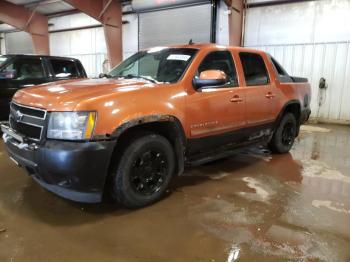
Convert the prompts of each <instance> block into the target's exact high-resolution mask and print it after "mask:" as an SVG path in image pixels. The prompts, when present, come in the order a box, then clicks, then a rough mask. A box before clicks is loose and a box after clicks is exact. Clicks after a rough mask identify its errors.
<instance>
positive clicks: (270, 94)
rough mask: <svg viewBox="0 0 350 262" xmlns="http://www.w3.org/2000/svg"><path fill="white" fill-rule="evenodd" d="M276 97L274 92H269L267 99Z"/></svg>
mask: <svg viewBox="0 0 350 262" xmlns="http://www.w3.org/2000/svg"><path fill="white" fill-rule="evenodd" d="M275 96H276V95H275V94H273V93H272V92H268V93H267V94H266V95H265V97H266V98H274V97H275Z"/></svg>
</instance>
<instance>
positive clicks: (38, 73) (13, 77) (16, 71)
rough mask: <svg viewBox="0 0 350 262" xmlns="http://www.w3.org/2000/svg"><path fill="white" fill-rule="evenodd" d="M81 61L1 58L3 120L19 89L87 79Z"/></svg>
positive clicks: (26, 56) (4, 56) (0, 95)
mask: <svg viewBox="0 0 350 262" xmlns="http://www.w3.org/2000/svg"><path fill="white" fill-rule="evenodd" d="M86 77H87V76H86V72H85V69H84V67H83V65H82V64H81V62H80V61H79V60H78V59H74V58H66V57H55V56H39V55H3V56H0V120H7V119H8V115H9V103H10V101H11V99H12V96H13V95H14V94H15V93H16V91H17V90H19V89H21V88H25V87H29V86H34V85H39V84H43V83H47V82H53V81H58V80H65V79H75V78H86Z"/></svg>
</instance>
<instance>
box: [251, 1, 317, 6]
mask: <svg viewBox="0 0 350 262" xmlns="http://www.w3.org/2000/svg"><path fill="white" fill-rule="evenodd" d="M314 1H316V0H278V1H264V2H257V3H251V4H247V8H254V7H266V6H274V5H284V4H295V3H302V2H314Z"/></svg>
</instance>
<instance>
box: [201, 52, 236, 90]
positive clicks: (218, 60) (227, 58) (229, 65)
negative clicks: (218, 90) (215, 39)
mask: <svg viewBox="0 0 350 262" xmlns="http://www.w3.org/2000/svg"><path fill="white" fill-rule="evenodd" d="M206 70H220V71H223V72H224V73H225V74H226V76H227V83H226V84H224V85H223V86H222V87H233V86H238V80H237V73H236V68H235V65H234V63H233V60H232V55H231V53H230V52H229V51H215V52H212V53H210V54H208V55H207V56H206V57H205V58H204V60H203V61H202V63H201V64H200V66H199V67H198V72H197V76H199V75H200V74H201V73H202V72H203V71H206Z"/></svg>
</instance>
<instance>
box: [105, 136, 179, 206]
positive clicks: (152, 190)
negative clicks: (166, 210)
mask: <svg viewBox="0 0 350 262" xmlns="http://www.w3.org/2000/svg"><path fill="white" fill-rule="evenodd" d="M174 172H175V154H174V150H173V148H172V146H171V144H170V143H169V141H168V140H167V139H166V138H164V137H163V136H161V135H158V134H146V135H143V136H140V137H138V138H136V139H134V140H133V142H131V143H130V144H129V145H128V146H127V147H126V149H125V151H124V152H123V153H122V156H121V158H120V161H119V164H118V166H117V167H116V168H115V169H114V171H112V177H113V179H112V187H111V196H112V199H113V200H115V201H117V202H119V203H121V204H122V205H124V206H125V207H127V208H140V207H144V206H147V205H150V204H152V203H154V202H156V201H158V200H159V199H160V198H161V197H162V195H163V194H164V192H165V191H166V189H167V187H168V185H169V182H170V179H171V177H172V176H173V174H174Z"/></svg>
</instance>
